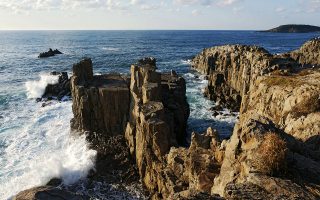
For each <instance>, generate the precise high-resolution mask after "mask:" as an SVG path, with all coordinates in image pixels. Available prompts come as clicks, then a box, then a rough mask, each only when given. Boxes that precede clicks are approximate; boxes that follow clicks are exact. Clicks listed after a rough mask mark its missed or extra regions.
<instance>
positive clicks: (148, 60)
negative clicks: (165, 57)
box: [138, 57, 157, 67]
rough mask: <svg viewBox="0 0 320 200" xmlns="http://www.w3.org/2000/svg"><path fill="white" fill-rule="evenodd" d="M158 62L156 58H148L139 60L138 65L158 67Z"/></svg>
mask: <svg viewBox="0 0 320 200" xmlns="http://www.w3.org/2000/svg"><path fill="white" fill-rule="evenodd" d="M156 62H157V60H156V59H155V58H154V57H146V58H142V59H140V60H138V65H140V66H144V65H149V66H153V67H156Z"/></svg>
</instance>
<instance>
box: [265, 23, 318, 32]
mask: <svg viewBox="0 0 320 200" xmlns="http://www.w3.org/2000/svg"><path fill="white" fill-rule="evenodd" d="M263 32H272V33H312V32H320V27H319V26H311V25H303V24H287V25H281V26H278V27H276V28H273V29H270V30H266V31H263Z"/></svg>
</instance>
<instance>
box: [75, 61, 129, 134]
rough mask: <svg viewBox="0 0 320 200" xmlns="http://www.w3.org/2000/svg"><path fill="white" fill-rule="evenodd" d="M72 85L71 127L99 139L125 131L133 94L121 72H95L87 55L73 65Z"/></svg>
mask: <svg viewBox="0 0 320 200" xmlns="http://www.w3.org/2000/svg"><path fill="white" fill-rule="evenodd" d="M71 88H72V97H73V99H72V101H73V105H72V109H73V113H74V118H73V119H72V120H71V127H72V129H75V130H78V131H81V132H89V135H88V136H89V138H92V139H93V137H96V136H99V139H100V140H101V139H103V138H105V137H108V136H115V135H122V134H123V133H124V130H125V127H126V123H127V120H128V111H129V104H130V97H129V86H128V84H127V83H126V81H125V79H124V78H123V77H122V76H121V75H120V74H108V75H99V76H94V75H93V71H92V61H91V60H90V59H85V60H83V61H81V62H80V63H78V64H75V65H74V66H73V76H72V78H71ZM94 133H95V134H94Z"/></svg>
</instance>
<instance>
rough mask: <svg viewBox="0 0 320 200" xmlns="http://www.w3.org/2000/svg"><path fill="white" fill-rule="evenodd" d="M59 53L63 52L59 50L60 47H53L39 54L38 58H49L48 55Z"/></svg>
mask: <svg viewBox="0 0 320 200" xmlns="http://www.w3.org/2000/svg"><path fill="white" fill-rule="evenodd" d="M57 54H62V52H61V51H59V50H58V49H55V50H52V49H51V48H50V49H49V51H47V52H43V53H40V54H39V56H38V58H48V57H52V56H55V55H57Z"/></svg>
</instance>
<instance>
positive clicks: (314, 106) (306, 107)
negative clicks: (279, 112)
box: [291, 94, 320, 118]
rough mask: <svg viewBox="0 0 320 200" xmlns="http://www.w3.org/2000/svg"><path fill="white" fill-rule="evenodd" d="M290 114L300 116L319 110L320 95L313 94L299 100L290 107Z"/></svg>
mask: <svg viewBox="0 0 320 200" xmlns="http://www.w3.org/2000/svg"><path fill="white" fill-rule="evenodd" d="M292 111H293V112H291V114H292V115H293V117H295V118H300V117H302V116H307V115H308V114H309V113H314V112H320V96H319V94H315V95H313V96H311V97H309V98H307V99H306V100H305V101H301V102H300V103H298V104H297V105H295V106H294V107H293V109H292Z"/></svg>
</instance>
